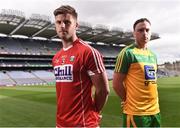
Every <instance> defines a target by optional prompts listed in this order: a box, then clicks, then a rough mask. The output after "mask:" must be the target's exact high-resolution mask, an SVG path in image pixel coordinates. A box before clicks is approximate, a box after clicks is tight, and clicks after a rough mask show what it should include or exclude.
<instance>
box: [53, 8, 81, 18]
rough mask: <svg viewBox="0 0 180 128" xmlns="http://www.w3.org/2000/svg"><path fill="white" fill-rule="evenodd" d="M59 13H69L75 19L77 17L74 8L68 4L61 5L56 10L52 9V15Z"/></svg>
mask: <svg viewBox="0 0 180 128" xmlns="http://www.w3.org/2000/svg"><path fill="white" fill-rule="evenodd" d="M59 14H71V15H72V16H73V17H74V18H76V19H77V17H78V14H77V12H76V10H75V9H74V8H73V7H71V6H69V5H62V6H60V7H59V8H57V9H56V10H54V16H57V15H59Z"/></svg>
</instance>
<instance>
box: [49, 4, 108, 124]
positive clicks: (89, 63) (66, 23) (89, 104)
mask: <svg viewBox="0 0 180 128" xmlns="http://www.w3.org/2000/svg"><path fill="white" fill-rule="evenodd" d="M54 16H55V27H56V32H57V34H58V36H59V37H60V38H61V40H62V44H63V48H62V49H61V50H60V51H59V52H57V53H56V55H55V56H54V57H53V60H52V64H53V67H54V73H55V77H56V94H57V115H56V127H98V126H99V125H100V112H101V110H102V108H103V106H104V104H105V103H106V101H107V98H108V93H109V86H108V79H107V75H106V71H105V67H104V64H103V60H102V56H101V55H100V53H99V52H98V51H97V50H96V49H94V48H92V47H91V46H90V45H88V44H86V43H85V42H84V41H82V40H81V39H79V38H78V37H77V35H76V30H77V28H78V22H77V13H76V11H75V9H74V8H73V7H71V6H68V5H65V6H64V5H63V6H61V7H59V8H57V9H56V10H55V11H54ZM93 85H94V87H95V94H94V97H92V86H93Z"/></svg>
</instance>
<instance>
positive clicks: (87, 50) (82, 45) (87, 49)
mask: <svg viewBox="0 0 180 128" xmlns="http://www.w3.org/2000/svg"><path fill="white" fill-rule="evenodd" d="M78 48H79V50H81V51H83V52H85V53H92V54H95V53H96V54H100V53H99V51H98V50H96V49H95V48H94V47H92V46H91V45H89V44H88V43H87V42H85V41H83V40H81V39H79V42H78Z"/></svg>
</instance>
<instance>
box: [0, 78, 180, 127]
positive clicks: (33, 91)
mask: <svg viewBox="0 0 180 128" xmlns="http://www.w3.org/2000/svg"><path fill="white" fill-rule="evenodd" d="M158 84H159V87H158V88H159V97H160V109H161V116H162V126H163V127H178V126H180V121H179V119H180V77H174V78H161V79H158ZM110 88H111V93H110V96H109V99H108V102H107V104H106V105H105V107H104V109H103V113H102V115H103V119H102V125H101V126H106V127H108V126H111V127H112V126H122V117H121V109H120V99H119V98H118V97H117V96H116V94H115V93H114V91H113V90H112V84H111V81H110ZM55 113H56V94H55V87H54V86H17V87H0V127H23V126H24V127H40V126H41V127H55Z"/></svg>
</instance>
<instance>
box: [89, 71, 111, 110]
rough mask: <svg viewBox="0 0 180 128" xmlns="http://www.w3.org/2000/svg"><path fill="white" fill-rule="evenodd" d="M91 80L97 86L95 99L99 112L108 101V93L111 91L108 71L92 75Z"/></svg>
mask: <svg viewBox="0 0 180 128" xmlns="http://www.w3.org/2000/svg"><path fill="white" fill-rule="evenodd" d="M91 80H92V82H93V85H94V86H95V97H94V101H95V105H96V109H97V112H100V111H101V110H102V108H103V106H104V104H105V103H106V102H107V99H108V94H109V92H110V90H109V85H108V79H107V75H106V72H103V73H100V74H95V75H92V76H91Z"/></svg>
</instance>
